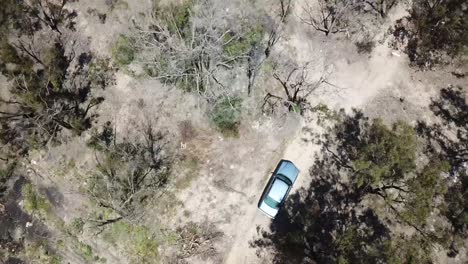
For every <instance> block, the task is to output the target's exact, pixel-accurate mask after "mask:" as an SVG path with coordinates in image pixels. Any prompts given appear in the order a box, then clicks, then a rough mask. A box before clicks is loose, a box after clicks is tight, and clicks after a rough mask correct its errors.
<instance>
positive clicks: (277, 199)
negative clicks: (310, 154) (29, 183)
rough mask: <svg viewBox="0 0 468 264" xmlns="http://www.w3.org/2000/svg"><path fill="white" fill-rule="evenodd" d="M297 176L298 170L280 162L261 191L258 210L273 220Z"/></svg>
mask: <svg viewBox="0 0 468 264" xmlns="http://www.w3.org/2000/svg"><path fill="white" fill-rule="evenodd" d="M298 175H299V169H298V168H297V167H296V166H295V165H294V164H293V163H292V162H291V161H289V160H281V161H280V162H279V163H278V166H276V169H275V171H274V172H273V175H272V176H271V178H270V180H269V181H268V184H267V186H266V187H265V190H264V191H263V194H262V197H261V198H260V201H259V202H258V209H260V211H262V212H263V213H264V214H266V215H267V216H268V217H270V218H275V216H276V214H277V213H278V211H279V208H280V207H281V205H283V203H284V201H285V200H286V197H287V196H288V194H289V191H290V190H291V188H292V186H293V184H294V182H295V181H296V178H297V176H298Z"/></svg>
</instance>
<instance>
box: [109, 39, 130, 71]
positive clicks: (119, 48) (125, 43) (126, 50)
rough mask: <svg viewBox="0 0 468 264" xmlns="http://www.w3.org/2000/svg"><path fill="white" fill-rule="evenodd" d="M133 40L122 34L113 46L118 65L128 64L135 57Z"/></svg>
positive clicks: (114, 57)
mask: <svg viewBox="0 0 468 264" xmlns="http://www.w3.org/2000/svg"><path fill="white" fill-rule="evenodd" d="M132 42H133V40H132V38H130V37H127V36H124V35H120V36H119V38H118V39H117V41H116V42H115V43H114V45H113V46H112V50H111V52H112V58H113V59H114V61H115V62H116V64H117V65H119V66H124V65H128V64H130V63H131V62H132V61H133V60H134V59H135V50H134V49H133V47H132Z"/></svg>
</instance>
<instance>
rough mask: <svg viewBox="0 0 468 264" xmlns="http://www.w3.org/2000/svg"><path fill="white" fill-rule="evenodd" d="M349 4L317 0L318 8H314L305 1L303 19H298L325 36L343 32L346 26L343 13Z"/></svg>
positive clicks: (342, 0) (332, 0)
mask: <svg viewBox="0 0 468 264" xmlns="http://www.w3.org/2000/svg"><path fill="white" fill-rule="evenodd" d="M349 3H350V1H345V0H318V7H314V6H312V5H311V4H310V3H309V2H307V1H306V4H305V6H304V7H303V8H302V9H303V13H304V14H305V17H299V18H300V20H301V21H302V22H303V23H305V24H307V25H310V26H312V27H313V28H314V29H315V30H317V31H321V32H323V33H325V35H327V36H328V34H330V33H332V34H334V33H338V32H343V31H345V30H346V28H347V26H348V25H347V22H346V19H345V17H344V13H345V11H346V10H347V9H348V7H349Z"/></svg>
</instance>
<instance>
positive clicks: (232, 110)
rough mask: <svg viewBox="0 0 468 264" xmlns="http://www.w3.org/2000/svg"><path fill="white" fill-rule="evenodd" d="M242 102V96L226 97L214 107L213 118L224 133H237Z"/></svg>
mask: <svg viewBox="0 0 468 264" xmlns="http://www.w3.org/2000/svg"><path fill="white" fill-rule="evenodd" d="M241 103H242V100H241V99H240V98H237V97H225V98H223V99H221V100H219V102H218V103H217V104H216V106H215V107H214V109H213V112H212V113H211V120H212V121H213V123H214V124H215V125H216V127H217V128H218V129H219V130H220V131H221V132H222V133H224V134H227V135H237V133H238V128H239V124H240V118H241V116H240V115H241Z"/></svg>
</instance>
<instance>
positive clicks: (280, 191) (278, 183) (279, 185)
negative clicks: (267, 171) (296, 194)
mask: <svg viewBox="0 0 468 264" xmlns="http://www.w3.org/2000/svg"><path fill="white" fill-rule="evenodd" d="M288 189H289V185H288V184H286V183H285V182H284V181H282V180H280V179H275V181H274V182H273V184H272V185H271V189H270V192H269V193H268V196H270V197H271V198H272V199H273V200H275V201H277V202H279V203H280V202H281V201H283V198H284V196H285V195H286V193H287V192H288Z"/></svg>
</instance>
